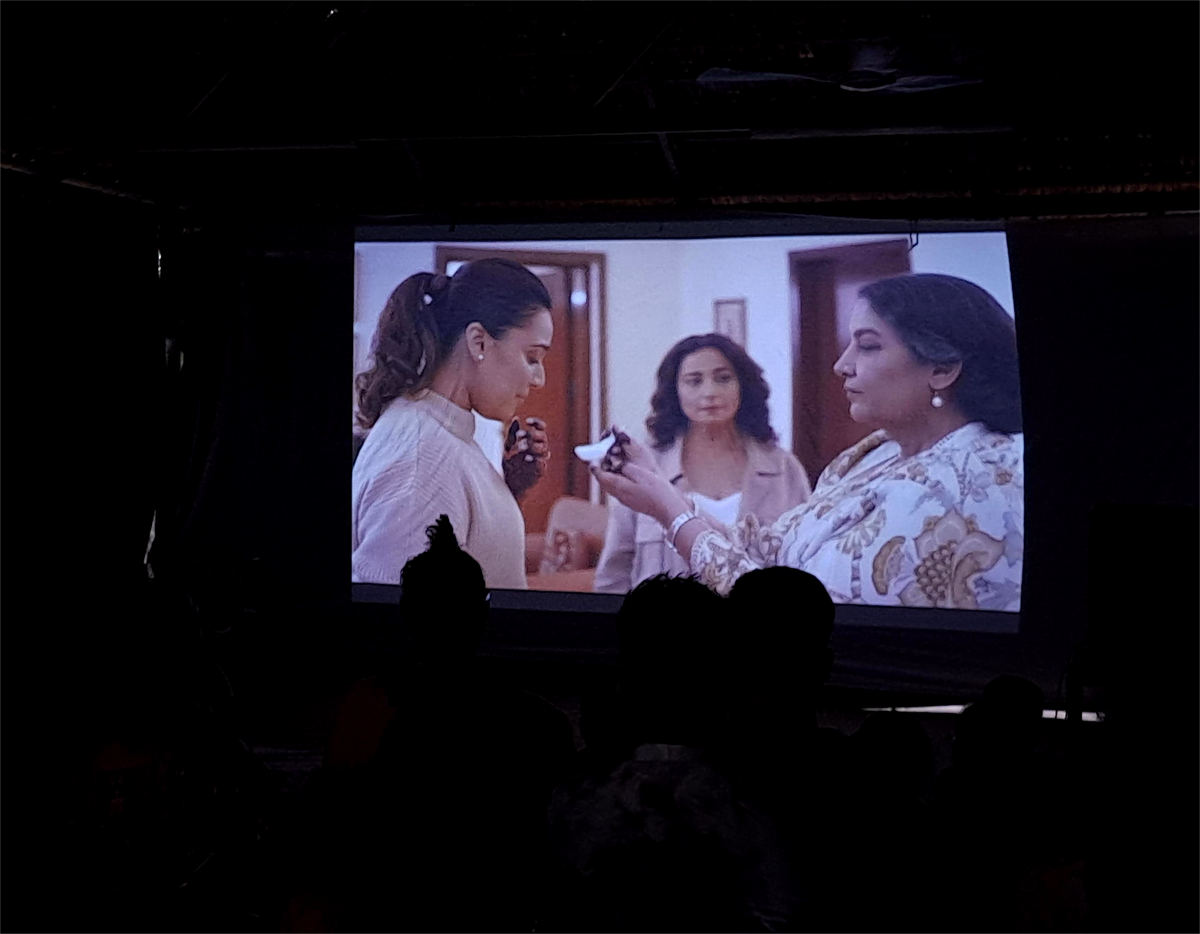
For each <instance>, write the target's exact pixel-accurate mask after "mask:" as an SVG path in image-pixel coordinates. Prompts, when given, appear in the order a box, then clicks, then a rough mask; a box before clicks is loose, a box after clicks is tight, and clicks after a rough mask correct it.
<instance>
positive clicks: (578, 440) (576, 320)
mask: <svg viewBox="0 0 1200 934" xmlns="http://www.w3.org/2000/svg"><path fill="white" fill-rule="evenodd" d="M487 257H498V258H504V259H511V260H515V261H516V262H518V263H521V264H522V265H523V266H525V267H526V268H527V269H529V271H530V272H532V273H533V274H534V275H536V276H537V277H538V278H539V279H541V280H542V284H543V285H545V286H546V290H547V291H548V292H549V293H550V299H551V302H552V306H551V308H550V316H551V319H552V320H553V322H554V346H553V349H552V350H551V352H550V353H548V354H547V355H546V359H545V370H546V385H545V386H544V387H542V389H540V390H537V391H535V392H534V393H533V394H532V395H531V396H530V397H529V399H528V400H527V401H526V402H525V404H524V405H523V406H522V407H521V408H520V409H519V410H518V411H517V417H518V418H519V419H521V420H522V422H524V420H525V419H526V418H527V417H530V416H534V417H537V418H541V419H543V420H544V421H545V422H546V430H547V434H549V436H550V461H549V463H548V464H547V465H546V466H547V472H546V475H545V476H544V477H543V478H542V479H541V481H540V482H539V483H538V484H537V486H535V487H534V488H533V489H532V490H530V491H529V493H528V494H526V496H525V497H524V499H523V500H522V501H521V512H522V514H523V515H524V516H525V529H526V531H527V532H530V533H538V532H545V531H546V526H547V520H548V518H549V515H550V509H551V507H552V506H553V505H554V503H555V502H556V501H558V500H559V499H560V498H561V497H564V496H573V497H578V498H580V499H590V500H593V501H595V500H596V492H597V491H596V490H595V488H594V481H593V479H592V477H591V476H590V474H589V473H588V469H587V465H586V464H584V463H583V462H582V461H580V460H579V459H578V458H577V457H575V456H574V447H575V446H576V445H578V444H587V443H588V442H589V441H591V440H592V439H593V438H594V437H597V436H598V434H599V426H600V425H602V424H603V423H604V412H603V411H602V409H603V407H604V401H603V400H604V386H603V380H602V376H603V373H604V361H603V359H602V354H603V341H602V340H601V339H600V336H601V335H602V334H603V326H604V322H603V315H604V306H603V282H604V255H603V254H600V253H567V252H557V251H552V250H496V249H481V248H476V247H456V246H453V245H448V246H439V247H438V248H437V253H436V257H435V262H436V268H437V270H438V271H439V272H441V273H444V274H446V275H453V274H454V271H455V270H456V269H457V268H458V267H459V266H460V265H461V264H462V263H465V262H470V261H471V260H476V259H484V258H487ZM594 348H595V349H598V350H599V355H597V356H595V357H594V355H593V349H594ZM496 427H497V431H498V432H503V430H504V429H505V428H506V427H507V426H500V425H497V426H496Z"/></svg>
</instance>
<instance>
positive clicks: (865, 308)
mask: <svg viewBox="0 0 1200 934" xmlns="http://www.w3.org/2000/svg"><path fill="white" fill-rule="evenodd" d="M859 296H860V300H859V303H858V304H857V305H856V306H855V308H854V310H853V312H852V314H851V317H850V330H851V338H850V343H849V344H848V345H847V347H846V350H845V351H844V352H843V354H842V355H841V357H839V358H838V360H837V362H836V363H835V364H834V367H833V369H834V372H835V373H837V375H838V376H840V377H841V378H842V380H843V385H844V388H845V391H846V401H847V403H848V405H849V409H850V417H851V418H853V419H854V420H855V421H856V422H858V423H860V424H862V425H865V426H869V431H870V433H869V434H867V436H866V437H865V438H863V439H862V440H861V441H860V442H858V443H857V444H855V445H853V446H852V447H850V448H848V449H847V450H846V451H843V452H842V453H841V454H840V455H838V456H837V457H836V458H834V460H833V462H832V463H831V464H830V465H829V466H828V467H826V468H825V470H824V471H823V472H822V474H821V477H820V479H819V480H818V481H817V486H816V489H815V490H814V491H813V495H812V497H811V498H810V499H809V500H808V502H806V503H805V504H804V505H802V506H799V507H797V508H794V509H791V510H789V511H788V512H787V513H785V514H784V515H782V516H781V517H780V518H779V519H778V520H777V521H775V522H760V521H758V520H757V519H756V518H755V517H748V518H747V519H744V520H739V521H738V522H737V524H736V525H732V526H730V525H725V526H721V525H718V524H715V523H714V522H713V521H712V519H711V517H710V516H708V515H706V513H705V511H704V510H703V509H702V508H701V509H697V508H696V507H697V506H700V505H701V504H700V503H699V502H697V503H695V504H693V503H689V502H688V501H687V499H686V498H685V497H684V495H682V493H681V492H680V490H678V489H677V488H676V487H675V486H674V485H673V484H672V483H671V482H670V478H669V477H667V476H665V475H663V474H662V473H661V472H660V471H659V470H658V468H657V464H656V462H655V458H654V456H653V454H651V453H650V452H648V451H646V450H644V449H641V448H640V446H638V445H636V444H634V443H633V442H630V443H629V444H627V445H625V446H624V447H625V448H626V450H624V451H623V456H624V460H625V463H624V465H623V467H622V470H621V473H620V474H616V473H612V472H603V473H601V472H597V477H598V479H599V482H600V486H601V489H603V490H605V491H606V492H608V493H609V494H611V495H613V496H615V497H617V498H618V499H620V500H621V502H623V503H624V504H625V505H626V506H628V507H629V508H630V509H632V510H633V511H635V512H637V513H640V514H642V515H644V516H646V517H647V518H649V517H653V519H652V520H651V521H653V522H656V523H659V524H660V527H662V528H664V530H665V535H666V536H667V537H668V538H669V540H670V542H671V545H672V548H673V550H674V551H675V552H676V553H677V554H678V555H679V556H680V557H681V559H686V561H687V563H688V566H689V568H690V570H691V571H692V573H694V574H695V575H696V576H698V577H699V578H700V579H701V580H702V581H704V583H706V584H708V586H710V587H712V588H713V589H714V590H716V591H717V592H718V593H722V594H724V593H728V592H729V590H730V588H731V587H732V586H733V584H734V582H735V581H736V580H737V579H738V578H739V577H740V576H741V575H742V574H744V573H746V572H747V571H751V570H753V569H755V568H760V567H771V566H774V565H784V566H787V567H794V568H799V569H800V570H802V571H807V572H809V573H810V574H812V575H814V576H815V577H817V578H818V579H819V580H820V581H821V583H823V584H824V585H825V587H826V589H827V590H828V591H829V593H830V595H831V596H832V597H833V599H834V600H835V601H836V602H838V603H874V604H882V605H892V606H896V605H902V606H912V607H947V608H956V609H984V610H1004V611H1016V610H1018V609H1020V605H1021V569H1022V564H1023V560H1024V534H1025V533H1024V529H1025V468H1024V451H1025V445H1024V435H1023V434H1022V420H1021V387H1020V380H1019V377H1018V372H1017V337H1016V329H1015V327H1014V325H1013V320H1012V318H1011V317H1009V315H1008V313H1007V312H1006V311H1005V310H1004V309H1003V308H1001V307H1000V305H999V304H998V303H997V302H996V300H995V299H994V298H993V297H992V296H991V295H989V294H988V293H987V292H986V291H984V290H983V289H981V288H980V287H979V286H977V285H975V284H974V283H972V282H967V281H966V280H964V279H959V278H956V277H954V276H946V275H939V274H934V273H925V274H921V275H907V276H896V277H893V278H890V279H882V280H880V281H878V282H874V283H872V284H870V285H868V286H866V287H864V288H863V289H862V290H860V292H859ZM870 429H874V430H870Z"/></svg>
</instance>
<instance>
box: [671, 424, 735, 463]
mask: <svg viewBox="0 0 1200 934" xmlns="http://www.w3.org/2000/svg"><path fill="white" fill-rule="evenodd" d="M683 445H684V448H685V449H686V450H687V451H688V453H690V454H701V455H705V456H708V455H712V454H730V453H738V454H740V453H741V452H742V451H743V450H744V445H743V443H742V433H741V432H740V431H738V428H737V425H736V424H735V423H734V422H733V421H728V422H721V423H720V424H716V425H697V424H695V423H692V424H691V425H689V426H688V430H687V434H685V435H684V436H683Z"/></svg>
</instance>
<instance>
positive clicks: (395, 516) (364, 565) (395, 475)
mask: <svg viewBox="0 0 1200 934" xmlns="http://www.w3.org/2000/svg"><path fill="white" fill-rule="evenodd" d="M414 460H415V459H406V460H405V461H404V462H403V463H400V464H395V465H394V466H392V467H390V468H388V469H387V470H386V471H384V472H383V473H381V474H380V475H379V476H378V477H376V478H375V479H374V480H372V481H371V482H370V484H369V485H368V486H367V489H366V492H365V493H364V494H363V499H362V502H361V504H360V505H359V513H358V547H357V548H356V549H354V552H353V555H352V556H351V580H353V581H359V582H363V583H373V584H399V583H400V571H401V569H402V568H403V567H404V564H405V562H406V561H408V559H409V558H411V557H413V556H414V555H418V554H420V553H421V552H423V551H425V550H426V548H428V547H429V540H428V538H427V537H426V535H425V530H426V529H427V528H428V527H429V526H431V525H433V524H434V523H435V522H436V521H437V519H438V517H439V516H441V515H446V516H448V517H449V519H450V523H451V525H453V526H454V536H455V538H457V539H458V543H459V545H461V546H463V547H464V548H465V547H466V541H467V532H468V531H469V528H470V521H471V508H470V504H469V501H468V499H467V492H466V489H465V488H464V487H463V486H462V484H461V482H460V483H457V484H454V483H453V480H454V479H456V478H458V477H459V473H458V471H455V470H434V471H420V474H421V482H417V475H418V469H417V465H416V463H415V462H414ZM446 479H451V483H446V482H445V481H446Z"/></svg>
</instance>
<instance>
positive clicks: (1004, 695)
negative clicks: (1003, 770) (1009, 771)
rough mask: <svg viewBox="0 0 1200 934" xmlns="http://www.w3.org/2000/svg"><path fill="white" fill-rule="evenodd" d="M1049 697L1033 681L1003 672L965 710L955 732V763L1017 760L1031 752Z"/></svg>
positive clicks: (1035, 745) (988, 762) (978, 763)
mask: <svg viewBox="0 0 1200 934" xmlns="http://www.w3.org/2000/svg"><path fill="white" fill-rule="evenodd" d="M1045 703H1046V696H1045V694H1044V693H1043V692H1042V689H1041V688H1039V687H1038V686H1037V685H1036V684H1034V683H1033V682H1032V681H1027V680H1026V679H1024V678H1019V677H1017V676H1015V675H1001V676H1000V677H999V678H996V679H994V680H992V681H990V682H988V685H987V687H985V688H984V689H983V697H982V698H980V700H979V701H978V703H975V704H972V705H971V706H970V707H968V708H967V709H966V710H964V711H963V714H962V718H961V719H960V721H959V725H958V729H956V730H955V734H954V759H955V762H956V764H959V765H966V766H974V765H984V764H988V765H993V764H995V763H997V762H1008V763H1015V762H1019V761H1021V760H1023V759H1025V758H1027V757H1028V756H1030V755H1032V754H1033V752H1034V751H1035V749H1036V748H1037V745H1038V742H1039V741H1040V739H1041V734H1042V708H1043V707H1044V706H1045Z"/></svg>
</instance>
